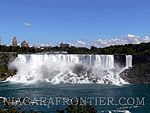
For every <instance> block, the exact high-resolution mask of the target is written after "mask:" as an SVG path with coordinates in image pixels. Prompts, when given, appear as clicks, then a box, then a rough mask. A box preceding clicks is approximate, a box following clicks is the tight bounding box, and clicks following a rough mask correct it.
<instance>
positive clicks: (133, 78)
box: [120, 66, 150, 84]
mask: <svg viewBox="0 0 150 113" xmlns="http://www.w3.org/2000/svg"><path fill="white" fill-rule="evenodd" d="M120 77H121V78H122V79H124V80H125V81H127V82H129V83H131V84H150V74H139V73H138V70H136V68H135V67H134V66H133V67H130V68H129V69H126V70H124V71H123V72H121V73H120Z"/></svg>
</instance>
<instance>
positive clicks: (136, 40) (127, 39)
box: [74, 34, 150, 48]
mask: <svg viewBox="0 0 150 113" xmlns="http://www.w3.org/2000/svg"><path fill="white" fill-rule="evenodd" d="M86 42H87V41H86ZM141 42H150V39H149V37H148V36H144V37H143V38H142V37H140V36H135V35H132V34H128V35H125V36H124V37H123V39H119V38H116V39H110V40H108V39H106V40H102V39H98V40H95V41H89V40H88V42H87V43H85V42H82V41H79V40H77V43H75V44H74V46H77V47H79V46H81V47H87V48H90V47H91V46H95V47H107V46H110V45H124V44H129V43H132V44H140V43H141Z"/></svg>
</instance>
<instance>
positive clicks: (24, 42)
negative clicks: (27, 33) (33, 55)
mask: <svg viewBox="0 0 150 113" xmlns="http://www.w3.org/2000/svg"><path fill="white" fill-rule="evenodd" d="M28 46H29V44H28V43H27V42H26V41H23V42H22V43H21V47H28Z"/></svg>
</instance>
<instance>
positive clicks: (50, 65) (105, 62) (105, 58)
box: [6, 54, 132, 84]
mask: <svg viewBox="0 0 150 113" xmlns="http://www.w3.org/2000/svg"><path fill="white" fill-rule="evenodd" d="M131 66H132V56H131V55H128V56H126V67H131ZM9 68H16V69H17V74H16V75H14V76H13V77H9V78H7V79H6V81H10V82H21V83H35V82H37V81H46V82H52V83H61V82H62V83H101V84H105V83H106V84H108V83H109V84H127V82H125V81H124V80H123V79H122V78H120V76H119V74H118V72H116V71H115V67H114V55H79V54H71V55H69V54H43V55H42V54H41V55H38V54H30V55H29V54H19V55H18V57H17V58H16V59H15V61H13V62H12V63H10V65H9Z"/></svg>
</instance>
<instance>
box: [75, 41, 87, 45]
mask: <svg viewBox="0 0 150 113" xmlns="http://www.w3.org/2000/svg"><path fill="white" fill-rule="evenodd" d="M77 43H79V44H83V45H86V43H85V42H82V41H79V40H77Z"/></svg>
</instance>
